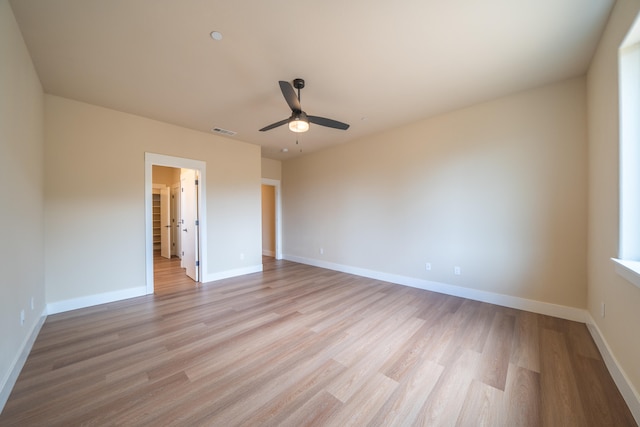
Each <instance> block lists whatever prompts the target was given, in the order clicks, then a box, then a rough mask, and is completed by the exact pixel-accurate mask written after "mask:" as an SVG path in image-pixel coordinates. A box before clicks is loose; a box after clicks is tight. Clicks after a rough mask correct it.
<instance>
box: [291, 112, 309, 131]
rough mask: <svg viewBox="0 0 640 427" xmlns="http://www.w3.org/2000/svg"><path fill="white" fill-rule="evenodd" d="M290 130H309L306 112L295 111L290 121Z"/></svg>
mask: <svg viewBox="0 0 640 427" xmlns="http://www.w3.org/2000/svg"><path fill="white" fill-rule="evenodd" d="M289 130H290V131H291V132H298V133H300V132H306V131H308V130H309V119H307V115H306V114H305V113H304V112H300V113H294V114H293V115H292V116H291V121H290V122H289Z"/></svg>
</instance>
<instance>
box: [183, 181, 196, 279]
mask: <svg viewBox="0 0 640 427" xmlns="http://www.w3.org/2000/svg"><path fill="white" fill-rule="evenodd" d="M180 183H181V186H182V191H181V193H182V197H180V204H181V209H180V213H181V215H182V219H181V220H180V222H181V224H180V225H181V228H182V233H181V234H182V237H181V243H182V262H181V265H182V267H183V268H185V269H186V273H187V276H189V277H191V278H192V279H193V280H195V281H196V282H197V281H198V280H199V268H198V266H199V264H200V263H199V260H198V256H199V247H198V245H199V240H198V234H199V233H198V176H197V173H196V171H195V170H193V169H183V170H182V172H181V173H180Z"/></svg>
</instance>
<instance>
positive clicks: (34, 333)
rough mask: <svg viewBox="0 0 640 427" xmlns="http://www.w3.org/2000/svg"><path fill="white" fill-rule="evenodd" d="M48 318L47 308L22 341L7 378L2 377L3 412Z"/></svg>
mask: <svg viewBox="0 0 640 427" xmlns="http://www.w3.org/2000/svg"><path fill="white" fill-rule="evenodd" d="M46 319H47V311H46V310H45V311H43V312H42V314H41V315H40V318H39V319H38V321H37V322H36V323H35V324H34V325H33V327H32V328H31V331H30V332H29V334H28V335H27V337H26V338H25V340H24V342H23V343H22V347H21V349H20V352H19V354H18V356H17V357H16V358H15V360H14V361H13V363H12V364H11V366H10V368H9V372H8V374H7V375H6V376H5V378H3V379H2V383H0V412H2V410H3V409H4V405H6V403H7V400H9V395H10V394H11V390H13V386H14V385H16V381H17V380H18V376H19V375H20V371H22V367H23V366H24V364H25V362H26V361H27V357H29V353H30V352H31V348H32V347H33V343H34V342H35V341H36V338H37V337H38V334H39V333H40V329H41V328H42V325H43V324H44V321H45V320H46Z"/></svg>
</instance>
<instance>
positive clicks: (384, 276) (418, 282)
mask: <svg viewBox="0 0 640 427" xmlns="http://www.w3.org/2000/svg"><path fill="white" fill-rule="evenodd" d="M284 259H286V260H289V261H293V262H298V263H301V264H308V265H313V266H315V267H321V268H326V269H329V270H335V271H340V272H343V273H349V274H355V275H356V276H362V277H368V278H371V279H376V280H382V281H385V282H391V283H397V284H399V285H404V286H410V287H412V288H418V289H424V290H427V291H433V292H438V293H441V294H447V295H452V296H456V297H462V298H468V299H471V300H474V301H482V302H487V303H490V304H496V305H501V306H504V307H510V308H516V309H518V310H525V311H531V312H533V313H538V314H545V315H548V316H554V317H559V318H561V319H567V320H573V321H576V322H581V323H586V315H587V311H586V310H584V309H581V308H575V307H567V306H564V305H558V304H552V303H548V302H542V301H535V300H530V299H526V298H520V297H514V296H510V295H503V294H497V293H493V292H487V291H481V290H478V289H471V288H465V287H462V286H455V285H449V284H447V283H441V282H433V281H429V280H424V279H417V278H415V277H407V276H400V275H397V274H389V273H383V272H380V271H374V270H368V269H365V268H358V267H351V266H347V265H342V264H335V263H331V262H326V261H321V260H317V259H310V258H303V257H297V256H292V255H284Z"/></svg>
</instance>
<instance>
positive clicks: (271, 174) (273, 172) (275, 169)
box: [261, 158, 282, 181]
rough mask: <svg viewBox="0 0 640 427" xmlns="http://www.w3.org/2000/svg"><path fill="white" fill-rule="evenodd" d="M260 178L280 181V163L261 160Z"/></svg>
mask: <svg viewBox="0 0 640 427" xmlns="http://www.w3.org/2000/svg"><path fill="white" fill-rule="evenodd" d="M261 162H262V163H261V165H262V177H263V178H267V179H274V180H276V181H280V180H281V179H282V162H281V161H279V160H273V159H266V158H262V160H261Z"/></svg>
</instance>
